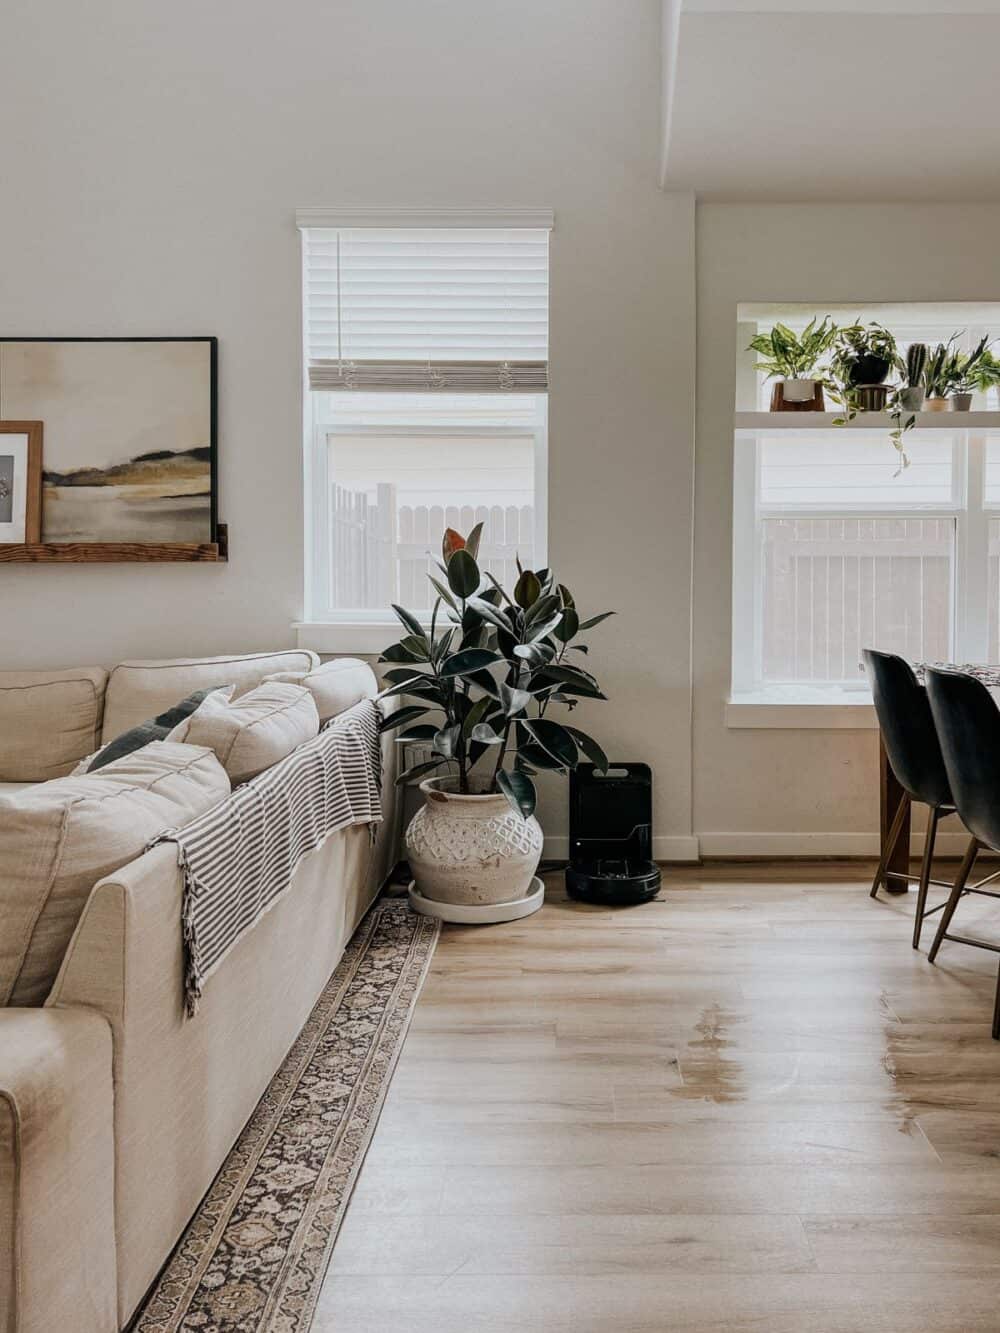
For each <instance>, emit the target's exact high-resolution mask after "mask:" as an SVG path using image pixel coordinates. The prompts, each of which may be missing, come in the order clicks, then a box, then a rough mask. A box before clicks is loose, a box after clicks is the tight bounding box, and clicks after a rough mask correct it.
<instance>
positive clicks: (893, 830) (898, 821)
mask: <svg viewBox="0 0 1000 1333" xmlns="http://www.w3.org/2000/svg"><path fill="white" fill-rule="evenodd" d="M909 812H910V797H909V795H908V794H907V793H906V792H904V793H903V797H902V800H901V801H900V802H899V808H898V810H897V811H896V816H895V818H894V819H893V821H892V824H891V825H890V828H889V836H888V837H887V838H886V840H885V846H884V847H883V848H882V856H881V858H880V860H879V863H878V868H877V870H876V871H875V878H874V879H873V880H872V888H871V893H870V894H869V895H868V896H869V898H874V897H875V895H876V894H877V893H878V891H879V889H880V887H881V885H882V881H883V880H884V878H885V868H886V866H887V865H888V864H889V862H890V861H891V860H892V854H893V852H894V851H895V850H896V843H897V842H899V834H900V831H901V829H902V827H903V821H904V820H905V819H906V816H907V815H908V814H909Z"/></svg>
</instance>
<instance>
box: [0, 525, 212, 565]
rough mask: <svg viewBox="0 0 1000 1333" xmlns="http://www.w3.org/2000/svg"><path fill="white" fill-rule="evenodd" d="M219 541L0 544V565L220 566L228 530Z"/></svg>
mask: <svg viewBox="0 0 1000 1333" xmlns="http://www.w3.org/2000/svg"><path fill="white" fill-rule="evenodd" d="M218 528H219V540H218V541H217V542H174V543H169V542H150V543H142V542H38V543H33V544H28V545H17V546H15V545H0V564H14V565H52V564H98V563H103V564H138V563H157V564H160V563H185V564H191V563H198V564H221V563H223V562H224V561H226V560H228V559H229V529H228V527H227V525H226V524H225V523H220V524H219V525H218Z"/></svg>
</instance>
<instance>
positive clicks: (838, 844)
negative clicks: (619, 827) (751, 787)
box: [542, 829, 993, 864]
mask: <svg viewBox="0 0 1000 1333" xmlns="http://www.w3.org/2000/svg"><path fill="white" fill-rule="evenodd" d="M968 845H969V835H968V834H967V833H965V832H958V831H956V832H950V831H949V832H945V831H944V830H943V829H942V831H941V832H940V833H938V835H937V844H936V846H935V849H934V850H935V856H941V857H955V858H961V857H962V856H964V855H965V849H966V848H967V847H968ZM923 850H924V835H923V834H922V833H914V834H913V836H912V838H911V839H910V855H911V856H913V857H919V856H922V855H923ZM878 854H879V840H878V834H877V833H825V832H818V833H699V834H697V835H696V834H665V835H662V836H660V837H654V838H653V857H654V859H655V860H657V861H663V862H668V863H669V862H676V863H679V864H692V863H695V862H697V861H699V860H701V859H702V858H707V859H712V858H714V857H720V858H723V859H725V858H727V857H729V858H732V859H734V860H736V859H739V858H740V857H753V858H755V859H756V858H760V859H762V860H763V859H766V858H767V857H775V858H778V857H803V858H805V857H810V856H816V857H823V856H833V857H867V858H870V859H871V860H875V859H876V858H877V857H878ZM542 855H543V856H544V857H545V859H546V860H548V861H565V860H567V859H568V857H569V838H568V837H547V838H546V839H545V848H544V851H543V852H542ZM980 855H981V856H982V857H983V858H984V859H990V858H991V857H992V855H993V854H992V853H990V852H982V853H980Z"/></svg>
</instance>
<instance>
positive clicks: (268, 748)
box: [170, 681, 319, 786]
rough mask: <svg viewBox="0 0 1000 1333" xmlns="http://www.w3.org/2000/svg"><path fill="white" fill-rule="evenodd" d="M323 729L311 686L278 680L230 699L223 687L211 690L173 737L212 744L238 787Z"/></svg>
mask: <svg viewBox="0 0 1000 1333" xmlns="http://www.w3.org/2000/svg"><path fill="white" fill-rule="evenodd" d="M318 732H319V714H318V713H317V712H316V705H315V703H314V702H313V697H312V695H311V694H310V693H309V691H308V690H307V689H305V688H304V687H303V686H301V685H288V684H282V683H281V682H278V681H274V682H272V683H270V684H268V685H258V686H257V688H256V689H255V690H251V691H250V692H249V693H248V694H244V695H242V696H241V697H240V698H239V699H233V700H231V701H230V700H229V699H227V698H226V697H225V695H224V694H223V693H222V692H221V691H216V692H215V693H213V694H210V695H209V696H208V698H207V699H206V700H205V701H204V703H202V704H201V706H200V707H199V708H197V709H196V710H195V711H194V712H193V713H192V714H191V716H190V717H189V718H187V719H186V720H185V721H184V722H182V723H181V724H180V726H178V727H175V728H174V730H173V731H172V732H171V733H170V739H171V740H173V741H184V742H185V743H186V744H188V745H208V746H210V747H211V748H212V750H214V751H215V754H216V755H217V756H218V759H219V762H220V763H221V764H222V766H223V768H224V769H225V770H226V772H227V773H228V774H229V779H230V781H231V782H232V783H233V785H234V786H235V785H236V783H238V782H248V781H249V780H250V778H255V777H256V776H257V774H258V773H263V771H264V770H265V769H266V768H270V767H271V766H272V764H277V763H279V762H280V761H281V760H282V759H284V758H286V756H288V755H290V754H291V753H292V751H293V750H296V749H298V747H299V746H300V745H304V744H305V743H306V741H311V740H312V739H313V737H314V736H315V735H317V734H318Z"/></svg>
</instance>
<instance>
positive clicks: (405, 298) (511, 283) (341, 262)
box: [299, 217, 549, 393]
mask: <svg viewBox="0 0 1000 1333" xmlns="http://www.w3.org/2000/svg"><path fill="white" fill-rule="evenodd" d="M488 220H489V219H487V221H488ZM299 225H300V226H301V227H302V232H303V243H304V265H305V343H306V359H307V367H308V375H309V387H310V389H313V390H319V391H323V392H330V391H341V390H363V391H366V392H371V391H378V390H385V391H387V392H390V391H391V392H405V393H420V392H428V393H463V392H468V393H497V392H514V393H544V392H545V391H546V389H547V387H548V298H549V260H548V252H549V234H548V228H547V226H538V225H534V226H524V225H520V226H490V225H485V224H484V222H481V221H478V220H477V225H474V226H446V225H436V226H405V225H393V226H347V227H344V226H316V225H309V224H308V223H303V220H302V219H301V217H300V223H299Z"/></svg>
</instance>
